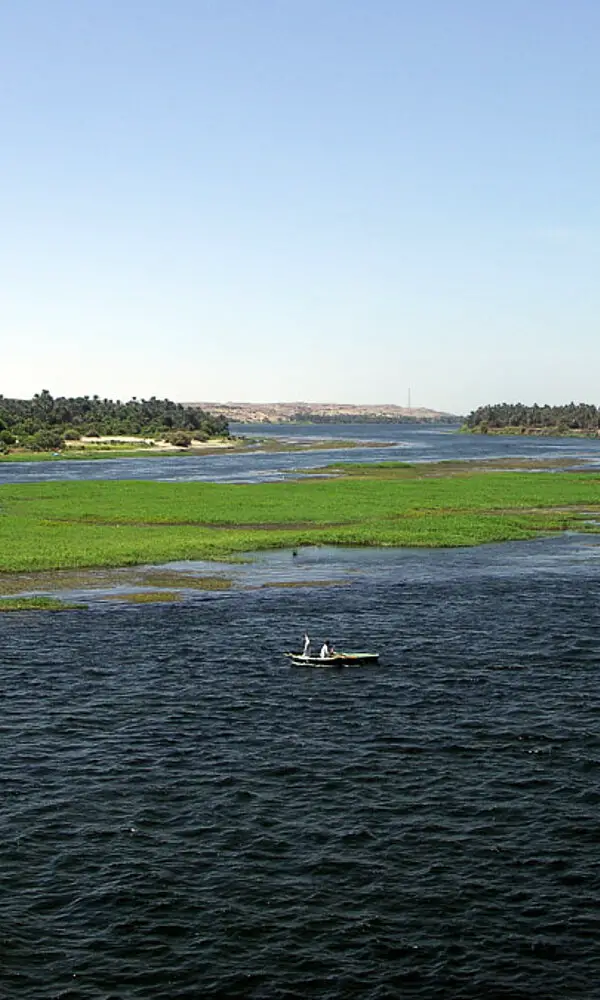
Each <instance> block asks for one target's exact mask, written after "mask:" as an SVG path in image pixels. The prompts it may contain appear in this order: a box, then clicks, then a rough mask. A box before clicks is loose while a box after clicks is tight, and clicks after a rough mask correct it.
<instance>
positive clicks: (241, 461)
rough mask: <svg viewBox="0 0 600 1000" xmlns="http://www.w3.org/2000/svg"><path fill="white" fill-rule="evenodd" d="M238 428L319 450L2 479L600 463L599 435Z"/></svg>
mask: <svg viewBox="0 0 600 1000" xmlns="http://www.w3.org/2000/svg"><path fill="white" fill-rule="evenodd" d="M231 430H232V433H234V434H240V435H244V436H246V437H254V438H258V437H262V438H267V439H268V438H269V437H276V438H282V439H283V440H284V441H290V442H292V443H295V444H304V445H306V444H307V443H310V442H313V441H314V442H315V444H317V443H320V444H321V447H320V449H319V450H315V451H310V450H309V451H306V452H298V451H287V452H286V451H282V452H269V451H268V450H264V449H262V448H261V447H260V445H259V446H257V448H256V449H255V450H253V451H252V452H250V453H244V454H237V455H228V454H221V455H198V456H196V455H174V456H172V457H170V458H169V457H163V456H162V455H161V456H158V455H150V456H149V457H148V458H131V459H127V458H113V459H92V460H90V461H85V460H76V461H65V460H62V459H60V460H55V461H50V462H18V463H10V462H0V483H3V482H43V481H51V480H60V479H154V480H161V481H163V482H164V481H166V482H175V481H190V480H210V481H219V482H227V483H233V482H249V483H252V482H265V481H269V480H277V479H282V478H284V477H286V476H289V475H292V474H294V472H295V471H296V470H298V469H299V470H303V469H313V468H319V467H322V466H324V465H327V464H329V463H331V462H333V461H347V462H382V461H400V462H438V461H446V460H449V459H455V460H463V459H464V460H476V459H486V458H511V457H514V458H535V459H540V458H542V459H548V460H552V459H566V460H572V461H573V465H574V466H577V465H579V466H581V465H586V466H588V467H592V468H598V467H600V438H596V439H593V438H583V439H577V438H535V437H497V436H495V435H480V434H459V433H458V432H457V428H455V427H451V426H444V425H433V426H429V425H417V426H411V425H407V424H331V425H327V426H318V425H313V426H310V425H307V426H302V425H297V424H280V425H273V426H271V427H269V426H268V425H266V426H262V425H261V426H260V427H258V426H256V425H252V424H232V425H231ZM334 440H340V441H352V442H353V443H354V446H353V447H351V448H341V449H340V448H332V449H328V448H323V447H322V444H323V442H328V441H330V442H333V441H334Z"/></svg>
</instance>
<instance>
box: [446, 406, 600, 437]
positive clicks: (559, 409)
mask: <svg viewBox="0 0 600 1000" xmlns="http://www.w3.org/2000/svg"><path fill="white" fill-rule="evenodd" d="M465 427H466V428H467V429H468V430H472V431H478V432H479V433H482V434H485V433H486V432H487V431H488V430H497V429H503V428H514V429H521V430H522V431H523V432H524V433H526V432H528V431H529V432H540V431H546V432H547V433H549V432H550V431H555V432H556V433H558V434H564V433H567V432H569V431H587V432H588V433H589V432H596V431H597V430H598V428H599V427H600V410H598V408H597V407H596V406H594V405H593V403H567V404H566V405H563V406H548V405H547V404H545V405H544V406H539V405H538V404H537V403H534V404H533V406H525V405H524V404H523V403H496V404H494V405H492V406H489V405H488V406H480V407H479V408H478V409H477V410H473V411H472V412H471V413H469V415H468V417H467V418H466V420H465Z"/></svg>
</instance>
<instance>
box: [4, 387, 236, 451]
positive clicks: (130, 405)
mask: <svg viewBox="0 0 600 1000" xmlns="http://www.w3.org/2000/svg"><path fill="white" fill-rule="evenodd" d="M0 429H2V430H8V431H10V432H11V433H12V434H13V435H14V436H15V437H16V438H18V439H19V441H20V442H22V439H25V438H29V437H32V436H34V435H35V434H36V433H37V432H38V431H41V430H54V431H56V432H57V433H59V434H60V436H61V437H63V436H65V435H66V433H67V432H68V433H69V434H70V435H71V434H75V437H82V436H87V437H92V436H106V435H115V434H127V435H134V436H140V437H160V436H161V435H163V434H164V433H166V432H168V431H177V430H181V431H187V432H188V433H190V434H194V433H195V432H196V431H199V432H200V433H202V434H206V436H207V437H208V438H211V437H229V426H228V423H227V420H226V419H225V418H224V417H221V416H216V415H213V414H210V413H206V412H205V411H204V410H201V409H197V408H196V407H192V406H182V405H181V403H174V402H172V401H171V400H169V399H162V400H161V399H156V397H155V396H152V397H151V399H141V400H139V399H136V398H135V397H134V398H133V399H131V400H130V401H129V402H127V403H122V402H121V401H120V400H117V401H116V402H114V401H113V400H110V399H100V397H99V396H92V397H90V396H77V397H74V398H72V397H69V398H67V397H64V396H60V397H59V398H57V399H54V398H53V397H52V396H51V394H50V393H49V392H48V390H47V389H43V390H42V392H41V393H36V395H35V396H34V397H33V399H8V398H6V399H5V398H4V397H3V396H0ZM69 440H74V438H72V437H69Z"/></svg>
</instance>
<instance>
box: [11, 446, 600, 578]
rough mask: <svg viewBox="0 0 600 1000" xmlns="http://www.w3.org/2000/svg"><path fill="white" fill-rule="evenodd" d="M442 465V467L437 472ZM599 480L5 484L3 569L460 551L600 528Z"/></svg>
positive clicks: (370, 478)
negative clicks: (358, 548) (361, 550)
mask: <svg viewBox="0 0 600 1000" xmlns="http://www.w3.org/2000/svg"><path fill="white" fill-rule="evenodd" d="M436 468H438V467H436ZM599 484H600V477H598V476H597V475H592V474H584V473H556V472H554V473H547V472H539V473H536V474H535V475H531V474H530V473H528V472H497V471H496V472H479V473H472V474H465V472H464V468H463V469H461V470H460V471H459V472H457V471H456V470H455V469H452V470H450V471H449V472H447V474H446V475H443V474H440V472H439V469H438V471H437V474H436V475H431V476H429V477H427V475H426V474H425V472H424V467H423V466H420V467H415V468H414V470H410V469H406V468H404V467H402V466H400V467H398V466H394V465H392V466H391V467H390V468H389V469H385V468H383V467H380V468H379V469H378V470H374V471H373V472H372V473H370V472H368V471H366V470H365V472H364V474H362V475H353V476H350V475H348V476H344V477H343V478H337V479H330V480H327V479H319V480H312V479H310V480H303V481H299V482H279V483H261V484H256V485H250V484H217V483H158V482H147V483H145V482H137V481H132V482H118V481H117V482H115V481H107V482H104V481H95V482H85V481H81V482H59V483H28V484H11V485H4V486H1V487H0V570H1V571H5V572H10V571H13V572H14V571H17V570H42V569H52V568H63V567H64V568H69V567H72V568H73V567H86V566H132V565H142V564H158V563H162V562H168V561H171V560H177V559H224V558H228V557H230V556H232V555H234V554H236V553H237V554H240V553H243V552H249V551H252V550H258V549H267V548H280V547H288V546H289V547H297V546H300V545H312V544H336V545H393V546H400V545H402V546H428V547H431V546H444V547H449V546H458V545H461V546H462V545H478V544H481V543H484V542H500V541H506V540H508V539H526V538H533V537H535V536H537V535H539V534H540V533H548V532H552V531H563V530H566V529H568V528H571V529H576V530H586V531H593V530H595V527H594V525H593V523H591V522H593V520H594V519H593V517H590V514H589V512H590V511H599V510H600V500H599V489H598V487H599Z"/></svg>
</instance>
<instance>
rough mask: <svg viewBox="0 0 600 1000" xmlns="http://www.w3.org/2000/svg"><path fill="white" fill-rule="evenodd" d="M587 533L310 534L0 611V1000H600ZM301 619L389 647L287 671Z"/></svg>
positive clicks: (596, 743) (455, 444)
mask: <svg viewBox="0 0 600 1000" xmlns="http://www.w3.org/2000/svg"><path fill="white" fill-rule="evenodd" d="M313 430H314V429H313ZM319 430H321V428H319ZM359 430H360V431H361V432H364V431H365V428H360V429H359ZM367 430H368V431H369V432H370V433H371V434H372V433H373V429H372V428H371V427H369V428H368V429H367ZM335 431H336V436H340V435H339V429H338V428H335ZM385 431H386V433H387V432H388V431H389V428H385ZM401 433H402V448H404V445H405V444H406V442H407V439H408V443H409V444H410V443H411V442H412V443H413V444H414V447H413V448H412V450H413V452H415V453H417V452H418V454H415V459H416V460H419V459H422V458H423V455H424V454H425V453H426V452H427V451H428V452H429V454H430V455H431V457H433V458H435V457H442V455H441V452H442V451H444V449H445V448H446V442H448V444H447V452H446V453H445V454H444V456H443V457H453V456H452V454H451V453H452V449H453V448H456V454H457V455H458V456H460V455H461V453H462V450H463V449H468V448H470V447H471V444H469V442H470V441H474V442H475V445H476V447H477V448H483V449H486V448H489V449H490V450H492V449H495V448H503V447H504V446H505V445H506V444H508V445H509V450H508V452H504V454H508V455H511V454H515V455H517V454H522V453H523V451H522V449H529V450H528V451H527V454H530V455H532V457H533V453H534V448H535V446H536V445H539V448H540V449H542V451H543V452H544V453H546V451H547V450H548V449H550V450H552V449H554V451H555V453H556V451H558V452H560V453H561V454H565V451H567V452H568V457H572V458H573V461H574V463H575V464H577V463H583V462H585V463H590V464H595V462H596V461H597V458H598V455H599V451H598V447H597V444H596V442H594V441H592V442H589V441H588V442H583V443H581V442H569V441H564V442H563V441H554V442H552V441H548V440H544V441H540V442H539V443H538V442H535V441H531V439H528V440H527V441H525V442H523V441H521V440H520V439H518V440H515V439H503V440H502V441H501V443H500V444H497V442H499V441H500V439H490V440H489V441H488V440H482V439H479V438H477V439H469V438H464V437H462V436H461V437H458V436H456V435H451V434H449V433H448V432H447V431H434V432H431V433H430V438H431V439H433V444H430V443H429V439H428V438H427V433H428V432H426V431H424V432H423V440H421V439H420V438H419V437H418V434H417V433H416V432H414V431H413V432H412V433H413V435H415V437H416V438H417V442H416V443H415V440H414V438H411V432H406V431H405V430H404V429H402V430H401ZM437 435H439V437H437ZM343 436H344V437H347V434H346V433H344V435H343ZM441 439H443V443H441ZM513 441H514V443H513ZM510 448H512V449H513V450H512V451H511V450H510ZM569 449H572V450H569ZM577 449H579V450H577ZM397 450H398V451H399V452H400V451H401V448H400V447H399V448H398V449H397ZM404 450H409V449H408V448H406V449H404ZM535 453H536V454H539V453H540V452H535ZM239 457H240V458H241V457H242V456H239ZM268 457H269V459H270V461H272V462H276V461H277V460H279V458H280V457H281V456H279V455H273V456H268ZM299 457H300V458H302V459H304V458H305V457H306V456H304V455H301V456H298V454H294V455H293V460H294V462H295V463H298V458H299ZM316 457H318V458H319V460H321V458H322V454H321V453H320V452H319V453H317V452H315V453H314V454H313V455H312V457H311V464H314V460H315V458H316ZM473 457H474V456H473ZM230 458H231V459H232V460H233V459H234V456H230ZM235 460H236V461H237V458H236V459H235ZM163 461H164V462H167V463H169V465H170V464H171V463H173V462H175V463H176V462H177V461H178V460H177V459H168V460H162V459H160V460H159V459H153V460H152V461H151V463H147V464H148V465H149V466H151V467H152V468H153V469H154V470H155V473H156V476H157V477H160V478H163V474H164V478H179V476H182V477H183V475H184V473H183V471H180V473H179V474H178V475H176V476H173V475H172V474H171V473H170V472H169V473H168V474H166V473H164V470H161V469H160V468H159V466H158V465H157V464H156V463H157V462H163ZM179 461H180V463H181V464H182V465H183V464H185V466H186V468H187V467H188V465H189V468H190V477H191V478H199V475H198V474H197V473H196V471H195V469H194V468H193V465H194V463H198V462H200V461H202V460H201V459H187V458H185V459H181V460H179ZM207 461H208V460H207ZM211 461H212V460H211ZM219 461H226V458H224V459H223V460H221V459H219ZM249 461H251V459H250V458H249ZM75 464H76V463H73V465H75ZM83 464H85V465H89V466H93V468H94V472H93V474H94V475H96V474H97V473H96V471H95V470H96V469H97V467H98V466H99V465H100V464H103V463H99V462H93V463H77V467H78V469H79V468H80V467H81V466H82V465H83ZM112 464H115V463H111V465H112ZM7 468H9V469H10V471H11V472H12V470H13V469H14V468H15V467H14V466H10V467H6V466H5V467H2V472H3V474H4V473H5V471H6V469H7ZM272 468H273V469H274V466H272ZM63 469H64V466H63V465H61V466H58V465H57V464H51V465H50V470H51V471H52V473H53V474H54V473H55V472H56V471H61V470H63ZM84 472H85V470H83V469H82V470H81V471H79V472H77V474H78V475H82V474H84ZM281 472H282V469H281V467H278V469H277V473H276V474H277V475H280V474H281ZM43 474H44V470H43V469H42V470H40V472H38V473H37V476H40V475H42V476H43ZM110 474H111V475H112V473H110ZM124 474H125V473H124ZM17 475H18V470H17ZM226 476H227V474H224V478H226ZM145 478H148V476H147V475H146V476H145ZM599 541H600V539H599V540H597V539H596V538H595V537H593V536H578V535H566V536H563V537H559V538H553V539H550V540H547V541H545V540H542V541H536V542H531V543H510V544H507V545H492V546H484V547H481V548H478V549H468V550H451V551H425V552H421V551H418V552H417V551H407V550H397V551H396V550H384V551H375V550H336V549H328V548H323V549H319V548H315V549H312V548H307V549H303V550H300V552H299V554H298V556H297V557H293V556H292V555H291V553H289V552H278V553H268V554H263V555H261V556H260V557H257V560H256V561H255V562H253V563H250V564H247V565H245V566H240V567H239V568H237V569H236V570H235V571H234V575H235V583H236V585H235V586H234V588H233V589H232V590H231V591H229V592H210V593H208V592H198V591H189V592H186V594H185V597H184V600H183V601H182V602H181V603H177V604H170V605H147V606H141V605H140V606H132V605H128V604H122V603H119V602H118V601H116V600H114V601H111V600H110V595H104V597H103V599H97V600H92V601H91V602H90V604H89V608H88V610H86V611H72V612H62V613H60V614H54V615H53V614H51V613H46V612H36V613H31V612H30V613H27V614H11V615H8V614H7V615H2V616H0V663H1V670H0V695H1V699H2V700H1V705H2V709H1V720H2V725H1V728H0V746H1V753H2V757H1V759H2V769H1V771H0V782H1V794H2V798H1V811H0V821H1V823H2V837H1V839H0V871H1V872H2V878H3V886H2V888H3V891H2V896H1V897H0V917H1V922H0V928H1V931H0V949H1V950H0V995H1V996H2V997H6V998H8V1000H11V998H13V997H15V998H16V997H27V998H35V1000H38V998H39V1000H45V998H53V1000H54V998H57V1000H58V998H61V1000H67V998H68V1000H80V998H81V1000H86V998H90V1000H92V998H94V1000H96V998H98V1000H109V998H110V1000H125V998H126V1000H138V998H139V1000H142V998H144V1000H146V998H149V997H152V998H160V1000H163V998H164V1000H172V998H185V1000H188V998H189V1000H193V998H200V997H207V998H214V1000H217V998H229V997H232V998H246V997H247V998H258V1000H260V998H265V1000H271V998H272V1000H283V998H290V1000H291V998H298V1000H299V998H304V997H319V998H321V997H322V998H331V1000H338V998H340V1000H342V998H346V997H356V998H366V1000H380V998H403V1000H404V998H413V997H414V998H422V1000H430V998H439V1000H480V998H483V997H485V998H490V1000H529V998H532V1000H533V998H537V1000H541V998H543V1000H566V998H569V1000H572V998H581V1000H584V998H585V1000H590V998H594V997H598V996H600V987H599V986H598V984H599V983H600V951H599V948H598V945H599V943H600V910H599V899H600V874H599V873H600V869H599V865H598V861H599V848H598V843H599V840H600V819H599V817H600V810H599V807H600V786H599V781H598V778H599V770H600V697H599V689H598V677H597V672H598V669H599V666H600V653H599V650H600V616H599V613H598V606H599V603H600V545H599ZM188 569H189V570H190V571H191V572H192V571H193V570H194V566H190V567H188ZM290 582H295V583H306V584H310V585H307V586H289V585H286V586H284V585H283V584H284V583H286V584H289V583H290ZM107 596H108V598H109V599H108V600H107V599H106V598H107ZM305 628H308V629H309V631H310V633H311V637H312V638H313V639H314V641H315V642H318V641H319V640H321V639H323V638H330V639H331V640H332V641H334V642H335V643H336V645H337V646H338V647H344V646H347V647H350V648H376V649H378V650H379V651H380V652H381V654H382V655H381V662H380V664H379V666H377V667H375V668H373V667H370V668H360V669H359V668H355V669H337V670H311V669H307V668H305V669H302V668H293V667H289V666H288V661H287V660H286V659H285V658H284V657H283V655H282V653H283V652H284V651H285V650H286V649H290V648H297V647H298V646H299V644H300V641H301V637H302V634H303V630H304V629H305Z"/></svg>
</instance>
